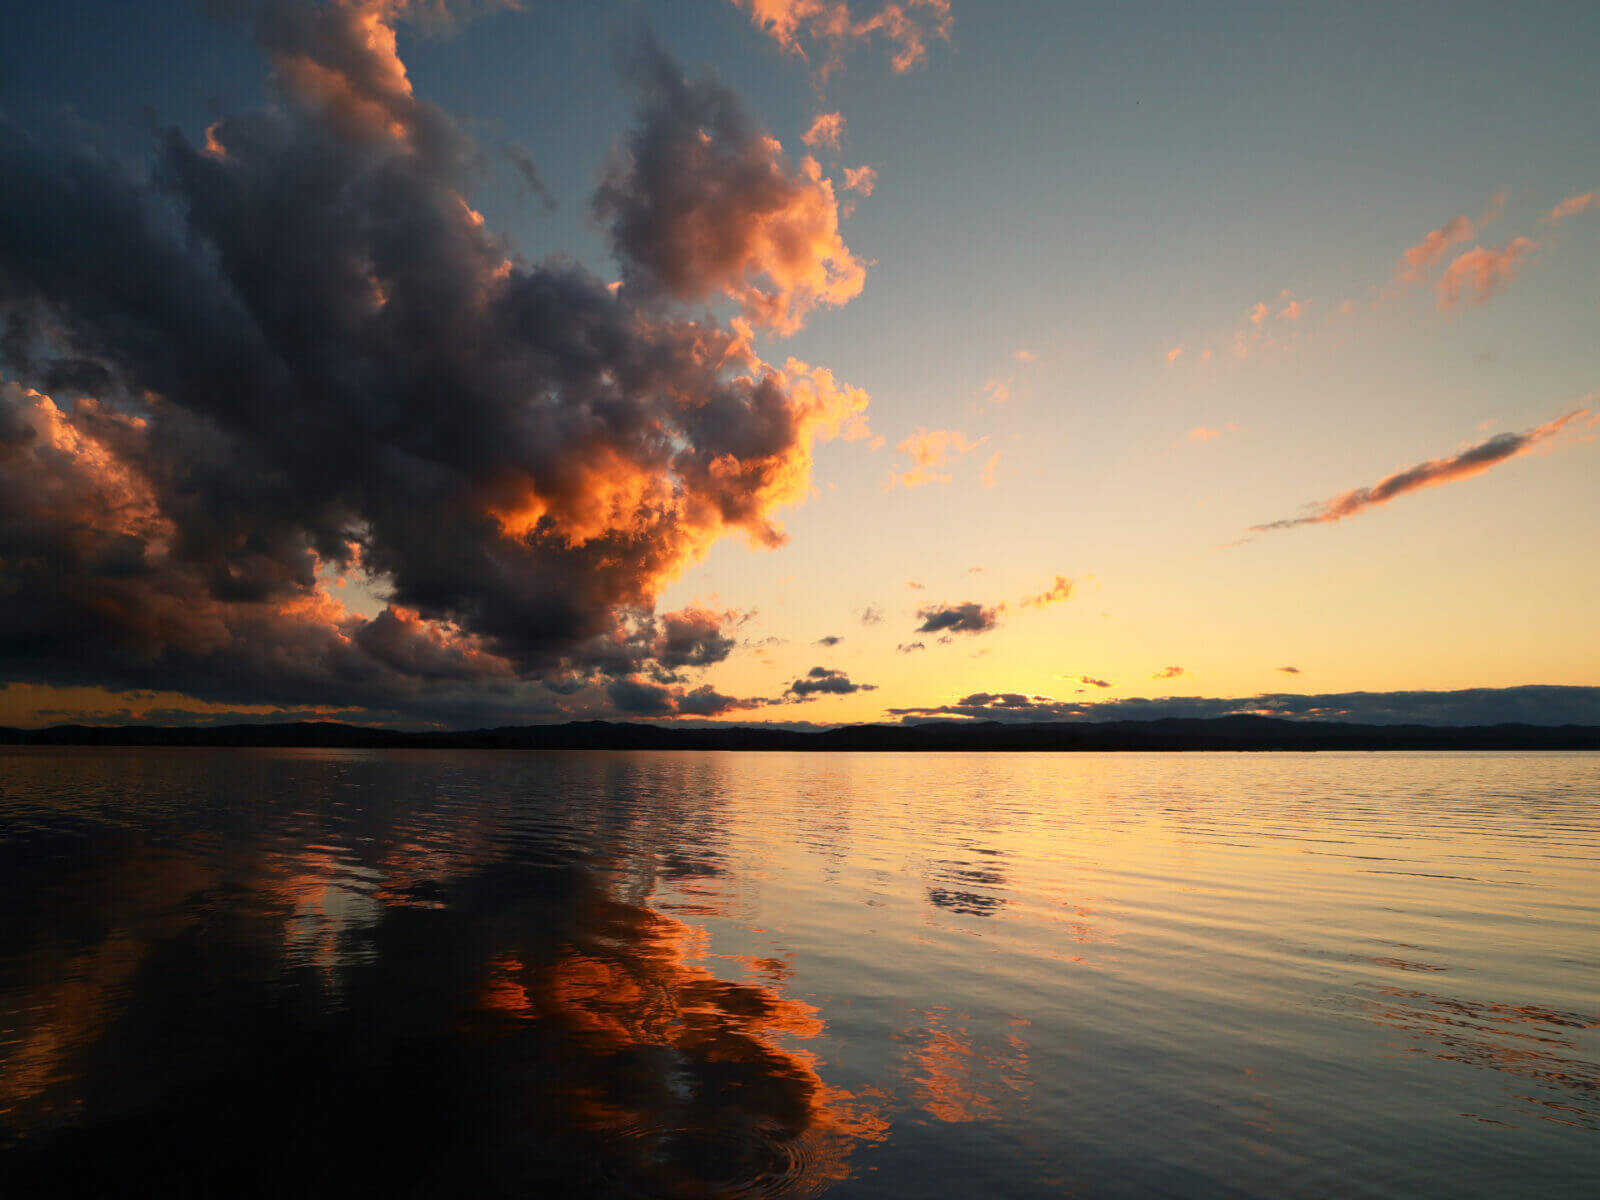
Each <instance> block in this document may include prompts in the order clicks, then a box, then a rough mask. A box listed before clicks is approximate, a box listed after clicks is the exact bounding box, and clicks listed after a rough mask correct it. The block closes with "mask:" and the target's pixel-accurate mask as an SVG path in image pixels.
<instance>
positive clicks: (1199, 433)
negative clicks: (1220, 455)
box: [1189, 425, 1222, 442]
mask: <svg viewBox="0 0 1600 1200" xmlns="http://www.w3.org/2000/svg"><path fill="white" fill-rule="evenodd" d="M1221 436H1222V433H1221V431H1219V430H1216V429H1207V428H1206V427H1205V426H1204V425H1196V426H1195V427H1194V428H1193V429H1191V430H1189V440H1190V441H1191V442H1209V441H1211V440H1212V439H1213V438H1219V437H1221Z"/></svg>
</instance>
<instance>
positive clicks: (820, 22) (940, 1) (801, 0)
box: [733, 0, 953, 78]
mask: <svg viewBox="0 0 1600 1200" xmlns="http://www.w3.org/2000/svg"><path fill="white" fill-rule="evenodd" d="M733 3H734V4H736V5H738V6H739V7H740V8H743V9H747V10H749V13H750V20H751V23H752V24H754V25H755V26H756V28H758V29H760V30H761V31H762V32H763V33H765V34H766V35H767V36H768V37H770V38H772V40H773V41H775V42H777V43H778V44H779V45H780V46H782V47H783V48H784V49H785V50H788V51H789V52H790V53H792V54H796V55H798V56H800V57H801V58H803V59H806V60H807V61H808V62H809V61H813V60H814V56H815V55H816V54H817V51H818V50H821V51H822V55H821V61H820V62H818V63H817V70H818V73H819V74H821V75H822V77H823V78H826V77H827V76H828V75H829V74H831V73H832V72H833V71H834V70H836V69H837V68H838V67H839V64H840V63H841V62H842V61H843V57H844V52H845V50H847V49H849V48H850V47H852V46H855V45H860V44H863V43H866V42H869V41H872V40H875V39H881V40H882V41H884V42H885V43H887V45H888V50H889V65H890V67H892V68H893V69H894V71H895V72H896V74H904V73H905V72H907V71H910V70H911V69H912V68H914V67H917V66H920V65H921V64H922V63H924V62H926V61H927V59H928V45H929V43H930V42H933V41H936V40H937V41H945V42H947V41H949V40H950V29H951V26H952V24H953V21H952V18H951V16H950V0H898V2H894V0H891V2H890V3H886V4H884V5H883V6H882V7H881V8H879V9H878V11H877V12H875V13H872V14H871V15H870V16H857V15H856V10H853V9H852V7H851V5H850V4H848V3H846V0H733ZM859 7H860V6H857V10H858V9H859Z"/></svg>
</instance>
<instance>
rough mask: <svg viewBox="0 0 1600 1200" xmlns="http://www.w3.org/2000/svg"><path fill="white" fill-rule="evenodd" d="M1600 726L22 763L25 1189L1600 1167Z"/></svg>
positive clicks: (141, 1190) (1390, 1191)
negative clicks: (1010, 745) (1086, 747)
mask: <svg viewBox="0 0 1600 1200" xmlns="http://www.w3.org/2000/svg"><path fill="white" fill-rule="evenodd" d="M1597 858H1600V756H1595V755H1583V754H1566V755H1563V754H1543V755H1535V754H1529V755H1516V754H1503V755H1449V754H1435V755H1426V754H1418V755H1401V754H1389V755H1359V754H1352V755H1335V754H1320V755H1226V754H1219V755H1144V756H1140V755H989V756H981V755H972V756H966V755H924V756H900V755H887V754H885V755H859V756H858V755H782V754H749V755H738V754H693V753H680V754H654V755H652V754H622V753H612V754H603V753H597V754H581V753H526V754H524V753H513V752H466V753H428V752H394V753H384V752H366V751H355V752H343V751H262V752H256V751H242V750H235V751H204V750H182V751H160V750H121V751H111V752H102V751H94V750H83V749H74V750H67V751H7V752H0V1195H5V1196H8V1197H13V1196H32V1195H50V1196H55V1195H70V1194H85V1195H108V1196H109V1195H120V1194H125V1193H130V1192H132V1193H135V1194H152V1195H161V1194H165V1195H167V1196H191V1195H194V1196H208V1197H224V1196H226V1197H233V1196H274V1197H279V1196H323V1195H327V1196H335V1195H337V1196H343V1197H354V1196H368V1195H372V1196H377V1195H382V1196H387V1197H393V1196H429V1197H432V1196H473V1197H477V1196H497V1195H512V1194H516V1195H526V1196H541V1195H547V1196H560V1195H574V1196H587V1195H601V1196H642V1197H658V1196H659V1197H700V1196H725V1195H726V1196H759V1195H787V1196H802V1195H815V1194H819V1193H822V1192H827V1193H828V1195H829V1196H830V1197H850V1196H893V1197H962V1198H966V1197H973V1196H1008V1197H1031V1196H1059V1195H1081V1196H1091V1197H1096V1196H1110V1197H1120V1196H1129V1197H1132V1196H1178V1197H1189V1196H1193V1197H1209V1196H1261V1197H1269V1196H1270V1197H1315V1196H1338V1197H1345V1196H1351V1197H1366V1196H1374V1197H1376V1196H1385V1197H1388V1196H1393V1197H1413V1196H1450V1197H1467V1196H1482V1197H1502V1196H1539V1197H1566V1196H1571V1197H1580V1196H1582V1197H1589V1196H1593V1195H1595V1194H1596V1192H1597V1186H1600V922H1597V913H1600V866H1597Z"/></svg>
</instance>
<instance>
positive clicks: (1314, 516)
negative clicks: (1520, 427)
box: [1250, 409, 1589, 533]
mask: <svg viewBox="0 0 1600 1200" xmlns="http://www.w3.org/2000/svg"><path fill="white" fill-rule="evenodd" d="M1588 415H1589V414H1588V410H1587V409H1578V410H1576V411H1574V412H1570V413H1567V414H1566V415H1565V416H1562V417H1557V418H1556V419H1555V420H1553V421H1548V422H1546V423H1545V424H1543V425H1540V426H1539V427H1538V428H1536V429H1529V430H1527V431H1525V432H1523V433H1500V434H1496V435H1495V436H1494V437H1492V438H1490V439H1489V440H1488V441H1486V442H1480V443H1479V444H1478V445H1476V446H1473V447H1472V448H1470V449H1468V450H1463V451H1462V452H1461V453H1460V454H1456V455H1453V456H1452V457H1450V458H1431V459H1429V460H1428V461H1427V462H1422V463H1418V464H1417V465H1416V466H1414V467H1407V468H1406V469H1405V470H1404V471H1397V472H1395V473H1394V474H1393V475H1389V476H1387V477H1386V478H1384V479H1381V480H1379V481H1378V482H1377V483H1375V484H1373V485H1372V486H1371V487H1363V488H1355V489H1353V490H1351V491H1348V492H1343V493H1341V494H1339V495H1337V496H1334V497H1333V498H1332V499H1329V500H1324V501H1322V502H1321V503H1320V504H1316V505H1313V506H1312V511H1311V512H1310V513H1308V514H1307V515H1306V516H1303V517H1293V518H1289V519H1286V520H1282V521H1269V522H1267V523H1266V524H1265V525H1252V526H1251V527H1250V531H1251V532H1252V533H1267V532H1270V531H1272V530H1275V529H1293V528H1295V527H1296V526H1299V525H1323V524H1328V523H1330V522H1333V521H1342V520H1344V519H1345V518H1346V517H1353V516H1355V515H1356V514H1357V513H1361V512H1364V511H1366V510H1367V509H1369V508H1374V507H1376V506H1377V505H1380V504H1387V503H1388V502H1389V501H1390V500H1393V499H1394V498H1395V497H1396V496H1403V495H1405V494H1406V493H1407V492H1415V491H1418V490H1420V489H1422V488H1426V487H1435V486H1437V485H1439V484H1442V483H1449V482H1451V481H1452V480H1456V479H1466V478H1468V477H1469V476H1472V475H1477V474H1479V473H1480V472H1483V471H1487V470H1488V469H1489V468H1490V467H1492V466H1494V465H1495V464H1496V463H1501V462H1504V461H1505V460H1506V459H1508V458H1515V457H1516V456H1517V455H1519V454H1524V453H1526V452H1527V451H1529V450H1531V449H1532V448H1533V447H1534V446H1536V445H1538V444H1539V443H1540V442H1543V441H1546V440H1548V439H1549V438H1552V437H1554V436H1555V435H1556V434H1558V433H1560V432H1561V431H1562V430H1563V429H1565V428H1566V427H1567V426H1568V425H1570V424H1571V423H1572V422H1574V421H1576V420H1579V419H1580V418H1582V417H1586V416H1588Z"/></svg>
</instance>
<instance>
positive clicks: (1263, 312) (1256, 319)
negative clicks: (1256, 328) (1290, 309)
mask: <svg viewBox="0 0 1600 1200" xmlns="http://www.w3.org/2000/svg"><path fill="white" fill-rule="evenodd" d="M1267 311H1268V309H1267V306H1266V305H1265V304H1257V305H1256V306H1255V307H1254V308H1252V309H1251V310H1250V324H1252V325H1259V324H1261V322H1263V321H1265V320H1266V319H1267Z"/></svg>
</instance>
